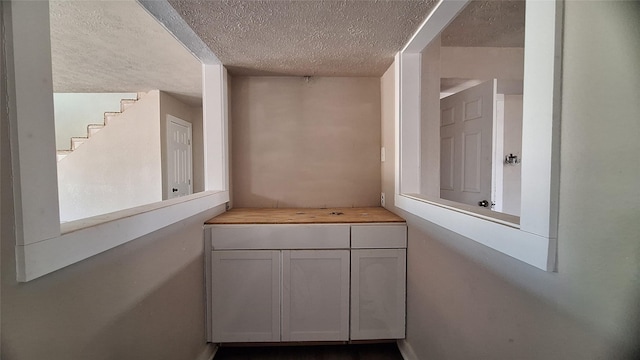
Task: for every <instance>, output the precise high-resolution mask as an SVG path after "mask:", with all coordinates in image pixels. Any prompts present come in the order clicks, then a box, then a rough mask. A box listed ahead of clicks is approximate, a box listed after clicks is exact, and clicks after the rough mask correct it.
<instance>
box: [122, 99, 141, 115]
mask: <svg viewBox="0 0 640 360" xmlns="http://www.w3.org/2000/svg"><path fill="white" fill-rule="evenodd" d="M137 101H138V100H136V99H122V100H120V112H124V111H125V110H127V109H128V108H130V107H131V106H132V105H133V104H135V103H136V102H137Z"/></svg>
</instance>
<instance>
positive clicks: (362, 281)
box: [351, 249, 406, 340]
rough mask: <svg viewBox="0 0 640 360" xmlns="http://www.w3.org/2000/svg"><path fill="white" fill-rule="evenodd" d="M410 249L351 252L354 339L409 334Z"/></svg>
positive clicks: (395, 337) (388, 337) (402, 336)
mask: <svg viewBox="0 0 640 360" xmlns="http://www.w3.org/2000/svg"><path fill="white" fill-rule="evenodd" d="M405 296H406V250H405V249H367V250H352V251H351V339H352V340H370V339H402V338H404V337H405Z"/></svg>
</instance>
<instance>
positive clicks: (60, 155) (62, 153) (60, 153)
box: [56, 150, 72, 161]
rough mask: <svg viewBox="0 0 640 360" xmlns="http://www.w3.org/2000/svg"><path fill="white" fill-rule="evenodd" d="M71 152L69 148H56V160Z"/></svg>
mask: <svg viewBox="0 0 640 360" xmlns="http://www.w3.org/2000/svg"><path fill="white" fill-rule="evenodd" d="M71 153H72V151H71V150H58V151H56V160H57V161H60V160H62V159H64V158H65V157H67V155H69V154H71Z"/></svg>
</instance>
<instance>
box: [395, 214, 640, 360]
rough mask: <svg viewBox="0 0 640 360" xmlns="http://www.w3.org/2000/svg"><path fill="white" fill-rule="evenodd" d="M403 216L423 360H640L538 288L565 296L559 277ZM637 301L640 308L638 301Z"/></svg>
mask: <svg viewBox="0 0 640 360" xmlns="http://www.w3.org/2000/svg"><path fill="white" fill-rule="evenodd" d="M402 216H403V217H405V219H407V222H408V225H409V233H408V238H409V244H408V246H409V251H408V252H407V256H408V259H407V268H408V270H407V274H408V275H407V341H408V342H409V344H410V345H411V346H412V348H413V350H414V351H415V352H416V354H417V355H418V357H419V358H421V359H423V358H424V359H444V358H447V359H468V358H470V357H472V358H475V359H532V360H534V359H636V358H637V357H633V356H635V355H640V352H637V351H638V350H640V349H635V350H634V344H630V343H628V342H626V343H625V342H624V340H622V339H619V338H615V337H613V336H612V335H610V334H605V333H603V332H602V331H598V330H597V329H596V327H594V324H592V323H589V322H588V321H586V320H581V318H580V317H579V316H577V315H576V314H572V313H571V312H570V311H567V310H565V309H563V308H562V306H561V305H559V304H557V303H554V302H553V301H551V300H549V297H548V296H542V295H541V294H540V291H537V290H536V289H535V286H537V285H536V284H540V282H541V281H542V279H545V281H546V282H547V284H548V285H547V286H549V287H552V289H547V292H552V293H553V292H555V293H557V294H560V293H561V292H562V290H561V289H559V288H558V286H560V284H559V283H558V282H556V281H554V279H555V278H557V274H555V273H548V272H543V271H540V270H537V269H533V268H531V267H530V266H529V265H526V264H524V263H521V262H519V261H518V260H515V259H513V258H510V257H508V256H504V255H503V254H500V253H497V252H496V251H494V250H492V249H489V248H487V247H485V246H483V245H480V244H478V243H476V242H474V241H471V240H469V239H466V238H464V237H462V236H459V235H457V234H454V233H452V232H449V231H448V230H446V229H443V228H440V227H438V226H436V225H432V224H429V223H426V222H424V221H422V220H420V219H417V218H415V217H414V216H412V215H410V214H406V213H402ZM501 267H502V268H504V267H509V268H510V269H512V270H513V271H512V272H511V273H510V274H509V275H507V276H506V277H505V276H504V275H500V274H499V273H498V271H497V269H498V268H501ZM518 277H519V278H520V280H519V281H516V280H515V279H516V278H518ZM527 278H528V279H529V280H524V281H528V282H530V283H531V284H532V285H531V288H528V289H527V288H526V287H523V286H522V284H521V282H522V281H523V280H522V279H527ZM538 286H539V285H538ZM553 288H556V289H553ZM633 300H635V301H636V304H637V303H638V302H637V301H638V300H640V297H638V296H635V297H633ZM630 305H631V304H630ZM629 309H633V310H632V312H631V313H630V314H629V316H630V318H636V319H639V318H640V309H639V308H638V307H637V306H635V307H633V306H630V307H629ZM638 325H640V324H639V323H638V322H636V323H635V326H638ZM631 326H634V324H633V322H631ZM629 331H631V332H632V333H637V332H638V329H637V328H635V329H633V328H630V329H629ZM630 338H632V337H630ZM637 345H638V344H637V343H636V344H635V346H637Z"/></svg>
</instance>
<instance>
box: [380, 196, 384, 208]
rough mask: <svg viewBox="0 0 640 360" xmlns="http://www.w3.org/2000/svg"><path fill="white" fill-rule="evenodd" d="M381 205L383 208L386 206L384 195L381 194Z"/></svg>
mask: <svg viewBox="0 0 640 360" xmlns="http://www.w3.org/2000/svg"><path fill="white" fill-rule="evenodd" d="M380 205H381V206H385V202H384V193H380Z"/></svg>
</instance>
